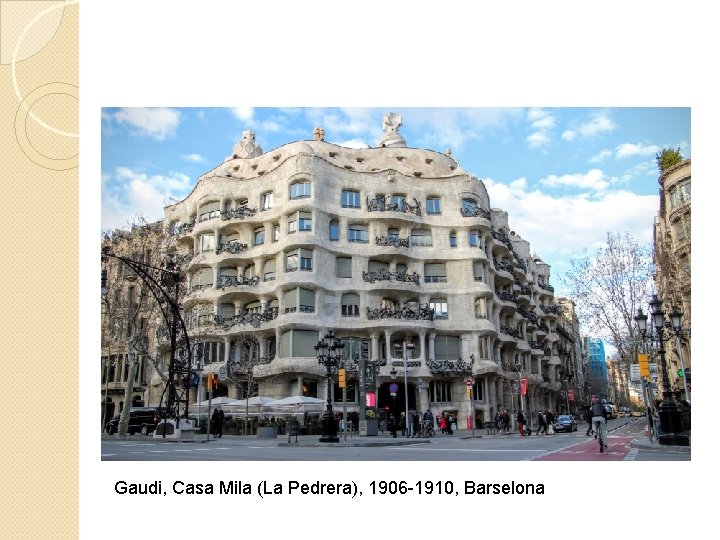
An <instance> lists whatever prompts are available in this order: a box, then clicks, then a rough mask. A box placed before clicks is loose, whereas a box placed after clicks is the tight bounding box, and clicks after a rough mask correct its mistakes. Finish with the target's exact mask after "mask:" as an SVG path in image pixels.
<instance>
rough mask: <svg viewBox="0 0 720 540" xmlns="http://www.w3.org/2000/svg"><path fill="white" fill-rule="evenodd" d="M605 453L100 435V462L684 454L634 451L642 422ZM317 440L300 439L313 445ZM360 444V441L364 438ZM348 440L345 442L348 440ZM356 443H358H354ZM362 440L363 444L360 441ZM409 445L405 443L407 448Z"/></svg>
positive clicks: (470, 441) (492, 440)
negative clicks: (633, 443)
mask: <svg viewBox="0 0 720 540" xmlns="http://www.w3.org/2000/svg"><path fill="white" fill-rule="evenodd" d="M610 430H611V434H610V440H609V445H610V448H609V451H608V452H607V453H605V454H600V453H599V451H598V446H597V443H596V442H595V440H594V439H593V438H592V437H586V436H585V430H584V428H583V426H582V425H581V426H580V427H579V431H577V432H574V433H558V434H555V435H552V436H535V435H533V436H532V437H524V438H522V437H519V436H517V435H509V436H508V435H494V436H487V435H485V432H484V431H479V432H478V433H482V434H483V435H482V437H477V438H466V437H464V433H462V432H459V433H457V434H456V435H454V436H451V437H449V436H448V437H443V436H436V437H433V438H432V439H429V440H426V441H425V442H420V443H413V441H412V440H407V439H405V440H393V439H389V438H387V437H386V438H380V437H378V438H372V439H373V442H376V443H380V444H382V443H387V444H392V443H395V442H401V443H405V444H402V445H401V446H335V445H332V446H328V447H326V446H320V447H318V446H311V447H308V446H303V445H300V446H279V445H278V443H279V442H284V441H285V439H284V438H278V439H277V440H272V441H263V440H258V439H255V438H250V437H233V436H227V435H226V436H225V437H223V438H222V439H214V440H210V441H209V442H206V443H201V442H192V443H179V442H167V441H158V440H156V439H152V438H149V437H143V436H140V435H137V436H132V437H128V438H127V439H123V440H120V439H117V438H115V437H107V436H104V437H103V440H102V445H101V459H102V460H104V461H138V460H140V461H530V460H542V461H547V460H552V461H596V460H601V461H621V460H625V461H628V460H635V461H640V460H648V461H651V460H663V461H666V460H683V461H687V460H689V459H690V453H689V452H672V451H669V450H668V449H652V450H650V449H648V450H645V449H638V448H632V447H631V446H630V443H631V441H633V440H637V438H638V437H642V433H643V430H644V424H643V422H642V420H641V419H640V420H635V419H632V420H630V419H617V420H613V421H611V422H610ZM316 439H317V437H312V438H307V439H305V440H306V442H308V443H315V442H316ZM363 439H364V438H363ZM350 440H352V439H349V441H350ZM355 440H357V439H355ZM365 440H367V439H365ZM408 443H409V444H408Z"/></svg>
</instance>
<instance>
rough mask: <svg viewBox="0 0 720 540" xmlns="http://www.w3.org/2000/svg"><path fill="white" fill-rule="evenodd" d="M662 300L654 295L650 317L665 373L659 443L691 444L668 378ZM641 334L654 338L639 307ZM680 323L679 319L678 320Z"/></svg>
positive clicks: (643, 336)
mask: <svg viewBox="0 0 720 540" xmlns="http://www.w3.org/2000/svg"><path fill="white" fill-rule="evenodd" d="M661 308H662V300H660V299H659V298H658V297H657V295H656V294H654V295H653V297H652V301H651V302H650V317H651V320H652V326H653V327H654V328H655V337H654V339H655V341H657V343H658V352H659V353H660V368H661V369H662V375H663V383H662V387H663V399H662V402H661V403H660V407H658V413H659V415H660V429H659V433H658V443H660V444H662V445H668V444H673V445H679V446H689V445H690V436H689V434H688V433H687V431H686V430H684V429H683V427H682V424H683V422H682V415H681V413H680V411H679V410H678V407H677V403H675V400H674V399H673V395H672V391H671V390H670V380H669V379H668V372H667V362H666V361H665V341H666V339H669V337H668V338H664V337H663V332H664V329H665V313H664V312H663V311H662V309H661ZM634 319H635V322H636V324H637V327H638V330H639V331H640V335H641V336H642V338H643V339H646V336H647V339H649V340H652V339H653V337H652V335H647V319H646V318H645V314H644V313H643V312H642V309H638V314H637V315H636V316H635V317H634ZM678 325H679V320H678Z"/></svg>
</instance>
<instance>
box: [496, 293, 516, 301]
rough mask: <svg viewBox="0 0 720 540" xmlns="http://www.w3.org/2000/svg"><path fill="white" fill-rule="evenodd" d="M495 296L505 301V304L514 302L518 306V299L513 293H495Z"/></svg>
mask: <svg viewBox="0 0 720 540" xmlns="http://www.w3.org/2000/svg"><path fill="white" fill-rule="evenodd" d="M495 294H496V295H497V297H498V298H499V299H500V300H503V301H504V302H513V303H515V304H517V297H516V296H515V295H514V294H513V293H509V292H498V291H495Z"/></svg>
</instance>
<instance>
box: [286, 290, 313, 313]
mask: <svg viewBox="0 0 720 540" xmlns="http://www.w3.org/2000/svg"><path fill="white" fill-rule="evenodd" d="M283 300H284V303H285V313H295V312H300V313H313V312H314V311H315V291H313V290H311V289H303V288H301V287H297V288H295V289H290V290H289V291H285V294H284V295H283Z"/></svg>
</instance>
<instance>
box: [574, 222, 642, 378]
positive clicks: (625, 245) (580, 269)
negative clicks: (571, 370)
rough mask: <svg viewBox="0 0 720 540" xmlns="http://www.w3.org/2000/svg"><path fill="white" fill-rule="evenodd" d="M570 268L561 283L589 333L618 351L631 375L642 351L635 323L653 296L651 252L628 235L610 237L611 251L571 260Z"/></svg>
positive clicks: (623, 364)
mask: <svg viewBox="0 0 720 540" xmlns="http://www.w3.org/2000/svg"><path fill="white" fill-rule="evenodd" d="M570 265H571V269H570V270H569V271H568V272H566V273H565V274H564V275H562V276H561V277H560V279H561V281H562V282H563V283H564V284H565V285H566V286H567V287H568V290H569V291H570V296H571V297H572V298H573V300H575V302H576V306H577V314H578V318H579V319H580V321H581V322H582V324H583V326H584V327H585V328H586V329H587V330H588V333H591V334H594V335H595V336H596V337H599V338H602V339H604V340H605V341H606V342H607V343H608V344H609V345H611V346H612V347H614V348H615V349H616V350H617V352H618V357H619V359H620V365H621V367H622V369H623V370H627V369H628V368H627V365H628V364H629V363H632V359H634V358H635V357H636V355H637V352H638V351H639V347H640V342H639V336H638V332H637V329H636V327H635V321H634V320H633V317H634V316H635V315H636V314H637V310H638V308H640V307H643V306H645V305H646V304H647V301H648V298H649V296H650V294H651V293H652V290H653V270H654V268H653V262H652V248H651V246H650V245H642V244H640V243H639V242H638V241H637V240H636V239H635V238H633V237H632V236H631V235H630V234H628V233H625V234H620V233H618V234H612V233H608V235H607V243H606V245H605V246H603V247H601V248H599V249H598V250H597V251H596V252H595V253H593V254H592V255H591V254H588V253H587V252H585V253H584V254H583V255H582V256H580V257H574V258H571V259H570Z"/></svg>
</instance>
